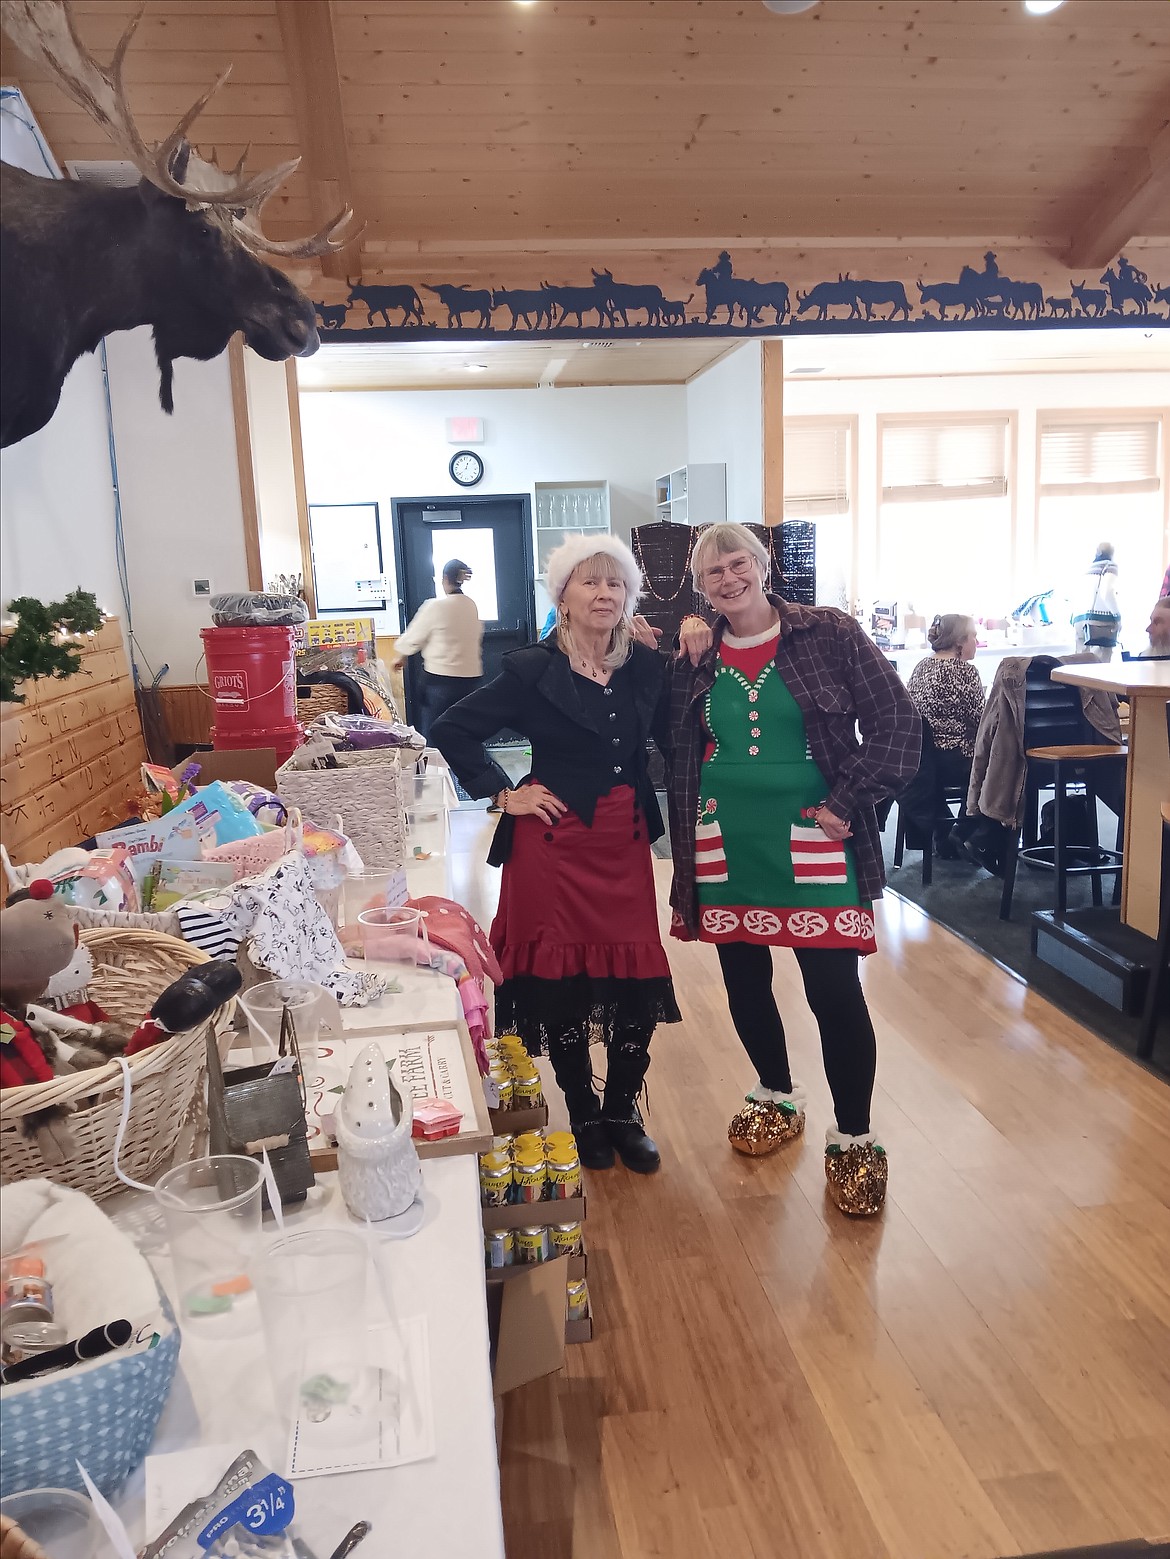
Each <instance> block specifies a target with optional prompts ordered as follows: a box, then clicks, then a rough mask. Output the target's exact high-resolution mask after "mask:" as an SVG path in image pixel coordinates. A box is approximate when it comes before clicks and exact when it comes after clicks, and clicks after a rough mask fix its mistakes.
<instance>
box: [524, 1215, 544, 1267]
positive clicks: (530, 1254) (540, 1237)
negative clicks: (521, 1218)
mask: <svg viewBox="0 0 1170 1559" xmlns="http://www.w3.org/2000/svg"><path fill="white" fill-rule="evenodd" d="M548 1246H549V1241H548V1230H547V1229H546V1228H545V1227H544V1225H543V1224H542V1225H541V1226H540V1227H539V1228H531V1229H517V1231H516V1260H517V1261H518V1262H519V1263H520V1264H521V1265H524V1266H529V1265H535V1264H536V1263H537V1262H540V1261H547V1260H548Z"/></svg>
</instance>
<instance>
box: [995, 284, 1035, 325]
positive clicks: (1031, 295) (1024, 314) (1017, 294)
mask: <svg viewBox="0 0 1170 1559" xmlns="http://www.w3.org/2000/svg"><path fill="white" fill-rule="evenodd" d="M1002 295H1003V301H1004V308H1005V310H1006V311H1008V312H1010V313H1011V315H1012V316H1013V318H1015V319H1039V318H1040V316H1041V314H1043V312H1044V289H1043V287H1041V285H1040V283H1039V282H1038V281H1005V282H1004V283H1003V286H1002Z"/></svg>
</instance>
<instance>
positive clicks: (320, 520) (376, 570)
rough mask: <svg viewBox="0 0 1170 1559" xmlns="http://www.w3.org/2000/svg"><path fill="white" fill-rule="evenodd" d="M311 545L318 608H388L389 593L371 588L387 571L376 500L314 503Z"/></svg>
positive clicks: (311, 507)
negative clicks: (376, 593)
mask: <svg viewBox="0 0 1170 1559" xmlns="http://www.w3.org/2000/svg"><path fill="white" fill-rule="evenodd" d="M309 548H310V551H311V553H312V557H313V584H314V588H315V590H316V597H317V611H318V612H319V613H322V614H324V613H326V612H350V613H353V614H360V615H363V616H366V617H368V616H369V615H370V614H371V612H384V611H385V610H386V600H385V598H384V597H382V596H375V595H373V594H372V593H371V588H370V587H371V583H372V582H375V581H378V580H380V579H381V577H382V573H383V563H382V527H381V522H380V520H379V517H378V505H377V504H376V503H311V504H310V505H309ZM375 588H376V586H375Z"/></svg>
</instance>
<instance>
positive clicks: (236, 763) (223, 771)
mask: <svg viewBox="0 0 1170 1559" xmlns="http://www.w3.org/2000/svg"><path fill="white" fill-rule="evenodd" d="M189 763H197V764H198V765H199V773H198V775H197V776H196V779H195V783H196V785H210V784H211V782H212V780H247V781H248V783H249V784H250V785H261V786H263V788H264V789H265V790H273V791H274V790H275V789H276V749H275V748H274V747H239V748H235V749H230V748H229V749H225V748H219V747H216V748H213V749H212V750H211V751H210V752H193V753H192V754H191V756H190V757H189V758H184V759H183V761H182V763H180V764H177V765H176V766H175V768H174V769H173V770H172V771H171V772H172V773H173V774H175V775H176V777H177V776H178V775H180V774H181V773H182V772H183V770H184V769H185V768H186V767H187V765H188V764H189Z"/></svg>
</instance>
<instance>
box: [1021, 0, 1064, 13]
mask: <svg viewBox="0 0 1170 1559" xmlns="http://www.w3.org/2000/svg"><path fill="white" fill-rule="evenodd" d="M1063 4H1064V0H1024V10H1025V11H1027V12H1028V13H1029V14H1030V15H1031V16H1047V15H1048V13H1049V12H1050V11H1058V10H1059V9H1060V7H1061V6H1062V5H1063Z"/></svg>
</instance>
